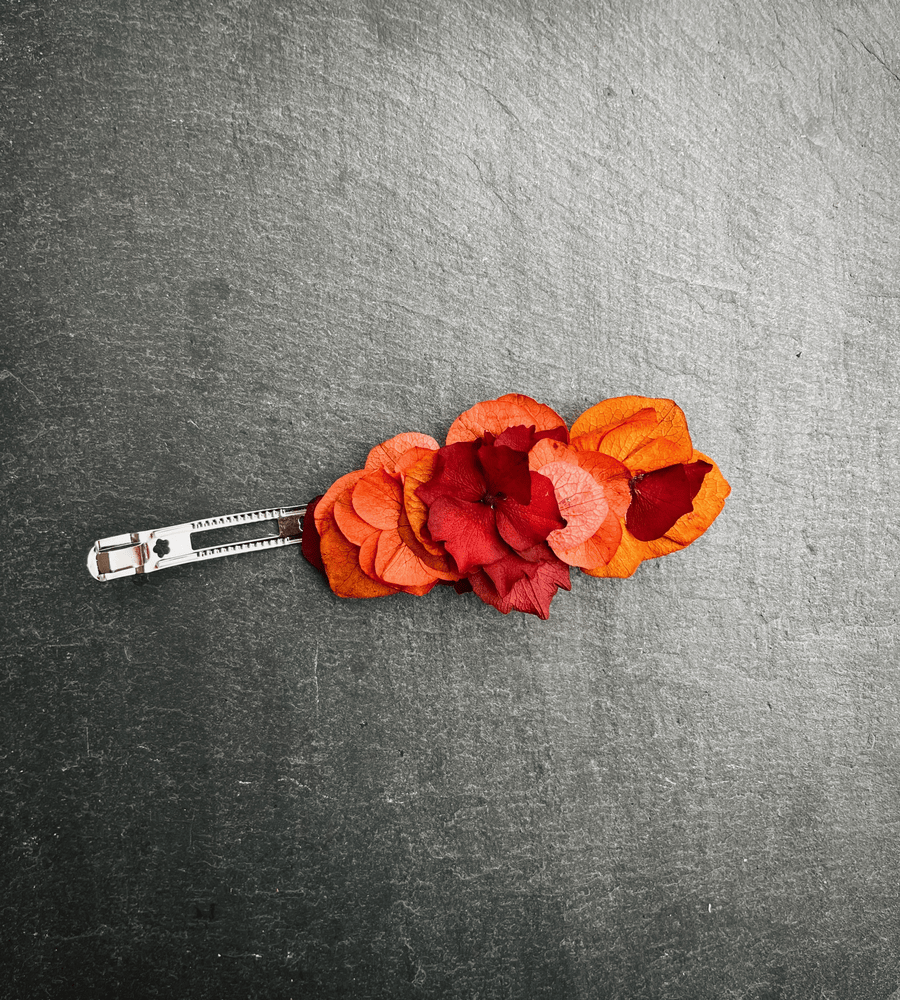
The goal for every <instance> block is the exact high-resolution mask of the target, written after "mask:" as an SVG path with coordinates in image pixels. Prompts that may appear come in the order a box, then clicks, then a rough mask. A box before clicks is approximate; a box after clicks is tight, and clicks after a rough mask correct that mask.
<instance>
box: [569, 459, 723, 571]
mask: <svg viewBox="0 0 900 1000" xmlns="http://www.w3.org/2000/svg"><path fill="white" fill-rule="evenodd" d="M688 461H689V462H708V463H709V464H710V465H711V466H712V469H710V471H709V472H707V473H706V475H705V476H704V477H703V482H702V483H701V485H700V489H699V491H698V493H697V495H696V496H695V497H694V500H693V506H694V509H693V510H692V511H691V512H690V513H689V514H685V515H684V516H683V517H680V518H679V519H678V520H677V521H676V522H675V524H674V525H673V526H672V527H671V528H670V529H669V530H668V531H667V532H666V533H665V535H663V536H662V537H661V538H654V539H653V540H652V541H649V542H641V541H638V539H636V538H634V536H633V535H631V534H630V533H629V531H628V529H627V528H624V527H623V530H622V542H621V544H620V545H619V547H618V549H617V550H616V552H615V555H614V556H613V558H612V559H611V560H610V562H609V563H608V564H607V565H606V566H596V567H594V568H593V569H586V570H585V572H586V573H587V574H588V575H589V576H600V577H620V578H621V577H628V576H631V574H632V573H634V571H635V570H636V569H637V568H638V566H640V564H641V563H642V562H643V561H644V560H645V559H657V558H658V557H659V556H665V555H668V554H669V553H670V552H676V551H677V550H678V549H683V548H684V547H685V546H686V545H690V544H691V542H693V541H695V540H696V539H698V538H699V537H700V536H701V535H702V534H703V532H704V531H706V529H707V528H708V527H709V526H710V525H711V524H712V522H713V521H714V520H715V519H716V518H717V517H718V516H719V514H720V512H721V510H722V508H723V507H724V506H725V499H726V497H727V496H728V495H729V493H731V487H730V486H729V485H728V482H727V481H726V479H725V477H724V476H723V475H722V472H721V470H720V469H719V467H718V466H717V465H716V463H715V462H714V461H713V460H712V459H711V458H708V457H707V456H706V455H704V454H702V453H701V452H699V451H694V452H692V453H691V455H690V456H689V457H688ZM623 524H624V519H623Z"/></svg>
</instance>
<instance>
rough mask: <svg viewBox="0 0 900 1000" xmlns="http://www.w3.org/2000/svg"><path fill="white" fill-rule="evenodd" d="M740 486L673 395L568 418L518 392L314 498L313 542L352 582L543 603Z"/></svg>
mask: <svg viewBox="0 0 900 1000" xmlns="http://www.w3.org/2000/svg"><path fill="white" fill-rule="evenodd" d="M729 492H730V487H729V486H728V483H727V482H726V481H725V479H724V477H723V476H722V474H721V472H720V471H719V469H718V467H717V466H716V464H715V462H713V461H712V459H710V458H708V457H707V456H706V455H703V454H701V453H700V452H698V451H695V450H694V447H693V445H692V443H691V438H690V435H689V433H688V428H687V421H686V420H685V417H684V413H682V411H681V409H680V408H679V407H678V406H676V404H675V403H673V402H672V400H670V399H649V398H647V397H644V396H622V397H619V398H617V399H607V400H606V401H604V402H602V403H598V404H597V405H596V406H592V407H591V408H590V409H589V410H587V411H586V412H585V413H582V415H581V416H580V417H578V419H577V420H576V421H575V422H574V424H573V425H572V427H571V430H570V429H568V428H567V427H566V424H565V421H564V420H563V419H562V417H560V416H559V415H558V414H557V413H555V412H554V411H553V410H552V409H550V407H549V406H544V405H543V404H542V403H538V402H536V401H535V400H533V399H531V398H530V397H528V396H522V395H518V394H514V393H510V394H508V395H505V396H501V397H500V398H499V399H495V400H490V401H487V402H483V403H477V404H476V405H475V406H473V407H472V408H471V409H470V410H467V411H466V412H465V413H463V414H462V415H461V416H459V417H458V418H457V419H456V420H455V421H454V422H453V424H452V426H451V427H450V430H449V432H448V433H447V440H446V443H445V444H444V446H443V447H441V446H440V445H439V444H438V442H437V441H435V440H434V438H432V437H429V436H428V435H427V434H417V433H407V434H398V435H397V436H396V437H393V438H391V439H390V440H388V441H385V442H384V443H383V444H379V445H377V446H376V447H375V448H373V449H372V451H371V452H369V455H368V458H367V459H366V463H365V467H364V468H362V469H358V470H357V471H355V472H349V473H347V475H345V476H341V478H340V479H338V480H337V482H335V483H334V484H332V486H331V487H330V488H329V489H328V490H327V492H326V493H325V494H324V495H322V496H320V497H316V499H315V500H313V501H312V503H311V504H310V505H309V507H308V510H307V514H306V518H305V520H304V525H303V554H304V556H306V558H307V559H308V560H309V561H310V562H311V563H312V564H313V565H314V566H317V567H318V568H319V569H320V570H322V572H324V573H325V574H326V576H327V577H328V582H329V584H330V586H331V589H332V590H333V591H334V592H335V593H336V594H338V595H339V596H340V597H382V596H385V595H387V594H394V593H397V592H398V591H402V592H405V593H408V594H416V595H422V594H427V593H428V592H429V591H430V590H431V589H432V587H434V586H436V585H437V584H439V583H446V584H452V585H453V586H454V587H455V588H456V590H457V591H458V592H459V593H463V592H466V591H474V592H475V593H476V594H477V595H478V597H480V598H481V600H483V601H485V602H486V603H487V604H492V605H493V606H494V607H495V608H498V609H499V610H500V611H502V612H503V613H504V614H507V613H508V612H510V611H512V610H516V611H524V612H527V613H529V614H534V615H538V616H539V617H540V618H547V617H548V615H549V611H550V602H551V600H552V599H553V596H554V595H555V593H556V591H557V589H558V588H559V587H563V588H564V589H565V590H569V589H570V588H571V583H570V579H569V571H570V567H573V566H574V567H577V568H578V569H581V570H582V571H583V572H584V573H587V574H588V575H590V576H606V577H628V576H631V574H632V573H634V571H635V570H636V569H637V567H638V566H639V565H640V564H641V562H643V561H644V560H645V559H654V558H656V557H657V556H662V555H666V554H667V553H669V552H674V551H676V550H677V549H681V548H684V546H686V545H689V544H690V543H691V542H693V541H694V540H695V539H696V538H698V537H699V536H700V535H701V534H703V532H704V531H705V530H706V529H707V528H708V527H709V526H710V524H712V522H713V521H714V520H715V518H716V517H717V516H718V514H719V512H720V511H721V510H722V507H723V505H724V503H725V498H726V497H727V496H728V494H729Z"/></svg>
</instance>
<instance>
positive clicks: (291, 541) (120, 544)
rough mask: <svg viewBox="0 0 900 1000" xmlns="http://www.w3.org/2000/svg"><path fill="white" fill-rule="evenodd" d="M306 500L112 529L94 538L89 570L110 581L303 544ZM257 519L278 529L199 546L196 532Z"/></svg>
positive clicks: (98, 578) (97, 578) (89, 555)
mask: <svg viewBox="0 0 900 1000" xmlns="http://www.w3.org/2000/svg"><path fill="white" fill-rule="evenodd" d="M305 514H306V504H303V505H301V506H299V507H271V508H267V509H265V510H251V511H247V512H245V513H243V514H225V515H224V516H222V517H207V518H202V519H201V520H198V521H189V522H188V523H187V524H174V525H171V526H170V527H168V528H153V529H151V530H150V531H133V532H129V533H126V534H123V535H112V536H111V537H110V538H101V539H99V540H98V541H96V542H94V544H93V545H92V546H91V548H90V550H89V551H88V557H87V566H88V572H89V573H90V574H91V576H92V577H93V578H94V579H95V580H100V581H102V582H106V581H107V580H117V579H119V578H120V577H124V576H135V575H136V574H140V573H153V572H155V571H156V570H158V569H166V568H167V567H169V566H178V565H180V564H182V563H188V562H201V561H203V560H205V559H220V558H221V557H223V556H233V555H240V554H241V553H243V552H258V551H260V550H261V549H276V548H281V547H283V546H285V545H298V544H299V543H300V542H301V541H302V540H303V517H304V515H305ZM254 521H276V522H277V524H278V534H277V535H265V536H263V537H261V538H252V539H249V540H247V541H239V542H226V543H225V544H223V545H212V546H210V545H204V546H201V547H195V545H194V540H193V538H192V535H193V534H195V533H196V532H200V531H202V532H204V533H205V532H208V531H213V530H215V529H218V528H230V527H236V526H238V525H242V524H252V523H253V522H254Z"/></svg>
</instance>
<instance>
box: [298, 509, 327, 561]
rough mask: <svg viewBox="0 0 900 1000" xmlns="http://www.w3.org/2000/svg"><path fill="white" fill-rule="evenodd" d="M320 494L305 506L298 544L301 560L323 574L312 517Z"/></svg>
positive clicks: (317, 533)
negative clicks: (301, 532) (301, 537)
mask: <svg viewBox="0 0 900 1000" xmlns="http://www.w3.org/2000/svg"><path fill="white" fill-rule="evenodd" d="M324 495H325V494H324V493H320V494H319V495H318V496H317V497H314V498H313V499H312V500H310V501H309V503H308V504H307V505H306V513H305V514H304V515H303V539H302V541H301V542H300V551H301V553H302V554H303V558H304V559H305V560H306V561H307V562H308V563H310V564H311V565H313V566H315V567H316V569H317V570H318V571H319V572H320V573H324V572H325V564H324V563H323V562H322V549H321V545H320V542H321V538H320V537H319V532H318V530H317V529H316V522H315V518H314V517H313V515H314V514H315V512H316V505H317V504H318V502H319V501H320V500H321V499H322V497H323V496H324Z"/></svg>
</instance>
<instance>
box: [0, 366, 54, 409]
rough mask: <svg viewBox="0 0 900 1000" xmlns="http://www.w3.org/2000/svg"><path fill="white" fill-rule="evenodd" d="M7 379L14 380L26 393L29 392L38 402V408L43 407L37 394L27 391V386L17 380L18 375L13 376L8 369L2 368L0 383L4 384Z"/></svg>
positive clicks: (30, 390)
mask: <svg viewBox="0 0 900 1000" xmlns="http://www.w3.org/2000/svg"><path fill="white" fill-rule="evenodd" d="M8 378H14V379H15V380H16V381H17V382H18V383H19V385H20V386H22V388H23V389H24V390H25V391H26V392H30V393H31V395H32V396H34V398H35V399H36V400H37V401H38V404H39V405H40V406H43V405H44V401H43V400H42V399H41V398H40V396H38V394H37V393H36V392H34V390H32V389H29V388H28V386H27V385H25V383H24V382H23V381H22V380H21V379H20V378H19V376H18V375H13V373H12V372H11V371H10V370H9V369H8V368H4V369H3V371H2V372H0V382H5V381H6V379H8Z"/></svg>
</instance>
